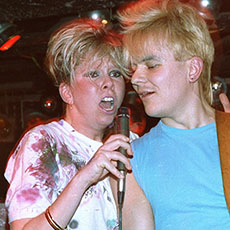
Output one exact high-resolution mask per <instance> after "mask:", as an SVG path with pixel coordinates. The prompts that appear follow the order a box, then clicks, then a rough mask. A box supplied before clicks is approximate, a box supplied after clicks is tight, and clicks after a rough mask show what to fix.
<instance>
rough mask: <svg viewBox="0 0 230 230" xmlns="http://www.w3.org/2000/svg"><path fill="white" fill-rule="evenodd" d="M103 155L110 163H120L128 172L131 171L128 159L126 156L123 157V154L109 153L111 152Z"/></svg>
mask: <svg viewBox="0 0 230 230" xmlns="http://www.w3.org/2000/svg"><path fill="white" fill-rule="evenodd" d="M105 155H107V156H106V157H107V158H108V159H109V161H110V162H112V161H114V162H117V161H121V162H122V163H123V164H124V165H125V167H126V168H127V169H128V170H131V169H132V166H131V164H130V162H129V160H128V158H127V157H126V156H124V155H123V154H121V153H120V152H118V151H111V152H107V153H105ZM113 165H114V164H113Z"/></svg>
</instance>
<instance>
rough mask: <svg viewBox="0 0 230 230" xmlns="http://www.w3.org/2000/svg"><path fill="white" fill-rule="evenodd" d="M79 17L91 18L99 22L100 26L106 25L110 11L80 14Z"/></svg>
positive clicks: (109, 18)
mask: <svg viewBox="0 0 230 230" xmlns="http://www.w3.org/2000/svg"><path fill="white" fill-rule="evenodd" d="M80 16H81V17H86V18H91V19H93V20H96V21H101V23H102V24H104V25H106V24H108V23H109V21H110V20H111V12H110V10H93V11H86V12H81V15H80Z"/></svg>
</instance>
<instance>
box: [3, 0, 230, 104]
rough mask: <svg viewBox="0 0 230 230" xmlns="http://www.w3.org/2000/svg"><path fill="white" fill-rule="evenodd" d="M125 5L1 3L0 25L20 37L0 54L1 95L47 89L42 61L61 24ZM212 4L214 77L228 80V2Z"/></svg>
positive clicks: (83, 0)
mask: <svg viewBox="0 0 230 230" xmlns="http://www.w3.org/2000/svg"><path fill="white" fill-rule="evenodd" d="M183 1H186V0H183ZM188 1H189V0H187V2H188ZM190 1H191V0H190ZM127 2H130V1H128V0H112V1H107V0H68V1H67V0H0V12H1V14H0V23H2V22H12V23H14V24H16V25H17V26H18V28H19V29H20V30H21V35H22V38H21V39H20V40H19V41H18V42H17V43H16V44H15V45H14V46H13V47H12V48H10V49H9V50H8V51H4V52H0V95H1V92H3V91H4V92H6V91H12V90H13V91H15V92H16V91H17V90H22V91H26V90H28V91H30V90H32V91H33V92H36V90H38V91H39V90H40V89H43V88H47V87H49V84H47V79H48V78H47V76H46V74H45V72H44V70H43V59H44V54H45V51H46V45H47V41H48V38H49V36H50V33H51V32H52V31H53V30H54V29H55V28H56V27H57V26H58V25H59V24H61V23H62V22H64V21H66V20H68V19H71V18H73V17H79V16H82V15H84V14H85V13H86V12H88V11H92V10H104V11H105V12H107V13H108V12H109V14H110V16H111V15H113V14H114V12H115V11H116V9H117V7H118V6H120V5H121V4H124V3H127ZM213 2H214V3H215V6H213V9H212V10H213V11H215V17H216V19H217V24H218V28H219V31H218V32H217V33H213V37H214V39H215V43H216V46H217V56H216V61H215V65H214V66H215V67H214V74H215V75H221V77H223V78H228V77H230V65H229V63H230V50H229V49H230V13H229V12H230V6H229V0H213ZM217 34H218V36H217ZM219 35H220V38H219ZM220 47H222V48H223V49H220ZM0 100H1V97H0Z"/></svg>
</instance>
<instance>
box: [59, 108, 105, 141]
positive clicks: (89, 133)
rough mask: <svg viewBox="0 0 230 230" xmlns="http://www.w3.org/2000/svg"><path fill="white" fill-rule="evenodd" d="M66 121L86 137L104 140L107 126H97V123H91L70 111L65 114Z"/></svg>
mask: <svg viewBox="0 0 230 230" xmlns="http://www.w3.org/2000/svg"><path fill="white" fill-rule="evenodd" d="M64 119H65V121H67V122H68V123H69V124H70V125H71V126H72V127H73V128H74V129H75V130H76V131H77V132H79V133H81V134H83V135H85V136H86V137H88V138H90V139H92V140H95V141H100V142H101V141H102V140H103V135H104V131H105V128H104V129H102V128H96V127H95V125H93V124H91V123H90V122H88V121H87V120H85V119H82V117H81V116H77V115H76V114H72V113H69V112H68V111H66V114H65V116H64Z"/></svg>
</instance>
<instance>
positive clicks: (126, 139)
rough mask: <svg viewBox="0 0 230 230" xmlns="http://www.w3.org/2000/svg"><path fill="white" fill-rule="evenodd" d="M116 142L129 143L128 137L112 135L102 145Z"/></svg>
mask: <svg viewBox="0 0 230 230" xmlns="http://www.w3.org/2000/svg"><path fill="white" fill-rule="evenodd" d="M116 140H121V141H124V142H129V137H127V136H125V135H123V134H114V135H111V136H110V137H109V138H108V139H107V140H106V141H105V142H104V144H109V143H111V142H114V141H116Z"/></svg>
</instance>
